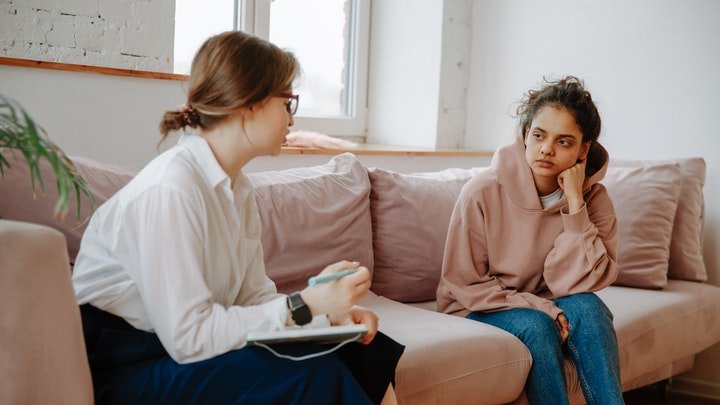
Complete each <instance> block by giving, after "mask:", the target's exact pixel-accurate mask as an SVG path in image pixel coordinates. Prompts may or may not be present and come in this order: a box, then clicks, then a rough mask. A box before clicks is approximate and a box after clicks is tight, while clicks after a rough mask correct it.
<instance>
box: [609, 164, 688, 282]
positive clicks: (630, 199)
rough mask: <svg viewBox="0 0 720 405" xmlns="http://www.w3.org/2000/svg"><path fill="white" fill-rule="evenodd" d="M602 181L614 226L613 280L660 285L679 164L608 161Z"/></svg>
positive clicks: (664, 278)
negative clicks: (615, 262) (622, 164)
mask: <svg viewBox="0 0 720 405" xmlns="http://www.w3.org/2000/svg"><path fill="white" fill-rule="evenodd" d="M602 183H603V184H604V185H605V186H606V187H607V190H608V194H609V195H610V198H612V201H613V204H614V206H615V213H616V215H617V222H618V228H619V229H618V264H619V265H620V274H619V275H618V278H617V281H616V282H615V284H618V285H626V286H631V287H641V288H655V289H658V288H663V287H665V284H667V271H668V259H669V257H670V236H671V235H672V229H673V220H674V218H675V211H676V210H677V206H678V198H679V197H680V166H679V165H678V164H677V163H675V164H658V165H652V166H641V167H610V168H609V169H608V170H607V174H606V175H605V178H604V179H603V180H602Z"/></svg>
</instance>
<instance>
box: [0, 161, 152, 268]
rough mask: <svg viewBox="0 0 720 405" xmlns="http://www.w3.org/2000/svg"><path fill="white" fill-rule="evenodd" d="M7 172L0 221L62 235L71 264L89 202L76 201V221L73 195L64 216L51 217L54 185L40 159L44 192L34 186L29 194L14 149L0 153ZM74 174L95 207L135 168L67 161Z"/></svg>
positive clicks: (26, 171) (25, 171)
mask: <svg viewBox="0 0 720 405" xmlns="http://www.w3.org/2000/svg"><path fill="white" fill-rule="evenodd" d="M2 154H3V157H4V158H6V159H7V160H8V163H9V165H10V169H6V170H5V171H4V173H5V174H4V177H3V178H2V179H0V196H2V198H0V218H3V219H12V220H16V221H24V222H32V223H36V224H41V225H47V226H51V227H53V228H55V229H57V230H59V231H60V232H62V233H63V234H64V235H65V238H66V239H67V245H68V256H69V258H70V263H74V262H75V257H76V256H77V252H78V249H79V248H80V239H81V237H82V234H83V232H84V231H85V227H86V226H87V221H86V220H85V219H89V214H90V209H91V207H90V203H89V201H88V200H87V199H86V198H85V197H84V196H83V197H82V198H81V202H80V218H79V219H78V216H77V208H76V207H77V203H76V199H75V194H74V193H73V194H71V196H70V208H69V211H68V213H67V215H65V217H58V216H53V209H54V207H55V201H56V200H57V195H58V193H57V183H56V182H55V175H54V173H53V170H52V167H51V166H50V163H48V161H47V160H46V159H42V160H40V175H41V176H42V178H43V183H44V185H45V191H44V192H43V191H42V190H41V189H40V187H39V186H38V187H37V188H36V190H34V191H33V188H32V184H31V182H30V168H29V166H28V164H27V161H26V160H25V158H24V157H23V156H22V154H20V153H19V152H17V151H15V150H7V149H5V150H3V151H2ZM70 159H71V160H72V162H73V164H74V165H75V169H77V171H78V173H79V174H80V175H81V176H82V177H83V178H84V179H85V182H86V184H87V186H88V189H89V190H90V192H91V193H92V194H93V196H94V197H95V206H96V207H99V206H100V205H101V204H102V203H104V202H105V201H106V200H107V199H108V198H110V197H111V196H112V195H113V194H115V193H116V192H117V191H118V190H119V189H121V188H122V187H123V186H125V184H127V183H128V182H129V181H130V180H131V179H132V178H133V177H134V176H135V175H136V174H137V173H138V171H139V170H138V169H136V168H133V167H128V166H117V165H109V164H105V163H99V162H96V161H94V160H91V159H87V158H81V157H71V158H70Z"/></svg>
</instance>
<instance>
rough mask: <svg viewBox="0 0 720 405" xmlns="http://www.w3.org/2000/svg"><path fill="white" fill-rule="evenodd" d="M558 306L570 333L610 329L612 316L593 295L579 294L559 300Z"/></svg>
mask: <svg viewBox="0 0 720 405" xmlns="http://www.w3.org/2000/svg"><path fill="white" fill-rule="evenodd" d="M561 300H563V301H562V302H558V306H559V307H560V308H562V310H563V311H564V312H565V316H566V317H567V318H568V321H569V322H570V332H571V333H572V332H574V331H578V330H580V331H586V332H588V333H595V332H593V331H598V330H604V329H606V328H612V327H613V326H612V325H613V315H612V313H611V312H610V309H608V307H607V306H606V305H605V303H604V302H603V301H602V300H601V299H600V298H599V297H598V296H597V295H595V294H593V293H581V294H575V295H571V296H568V297H563V298H561Z"/></svg>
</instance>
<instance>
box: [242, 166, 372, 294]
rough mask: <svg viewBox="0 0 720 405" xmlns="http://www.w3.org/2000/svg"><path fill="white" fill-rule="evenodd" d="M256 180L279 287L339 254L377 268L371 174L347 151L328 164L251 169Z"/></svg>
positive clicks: (302, 280)
mask: <svg viewBox="0 0 720 405" xmlns="http://www.w3.org/2000/svg"><path fill="white" fill-rule="evenodd" d="M247 177H248V179H249V180H250V182H252V183H253V185H254V186H255V199H256V201H257V205H258V210H259V211H260V220H261V222H262V227H263V232H262V246H263V250H264V254H265V267H266V269H267V274H268V276H269V277H270V278H271V279H273V281H275V283H276V284H277V288H278V290H279V291H280V292H285V293H289V292H292V291H297V290H301V289H303V288H304V287H305V286H307V279H308V278H309V277H312V276H314V275H316V274H317V273H319V272H320V271H321V270H322V269H324V268H325V266H327V265H329V264H332V263H335V262H337V261H340V260H357V261H359V262H360V263H361V264H362V265H364V266H366V267H367V268H368V269H370V271H371V272H372V270H373V249H372V227H371V222H370V180H369V179H368V175H367V171H366V170H365V167H364V166H363V165H362V164H361V163H360V162H359V161H358V160H357V158H356V157H355V156H354V155H352V154H350V153H345V154H342V155H338V156H335V157H334V158H332V160H330V162H328V163H327V164H325V165H322V166H314V167H301V168H295V169H287V170H281V171H275V172H261V173H251V174H248V175H247Z"/></svg>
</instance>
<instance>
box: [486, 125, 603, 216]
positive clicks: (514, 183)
mask: <svg viewBox="0 0 720 405" xmlns="http://www.w3.org/2000/svg"><path fill="white" fill-rule="evenodd" d="M608 160H609V156H608V153H607V151H606V150H605V148H604V147H603V146H602V145H600V143H598V142H595V143H594V145H593V147H592V148H591V149H590V152H589V153H588V157H587V165H586V167H585V182H584V183H583V193H587V192H588V191H589V190H590V189H591V188H592V186H593V185H595V184H596V183H598V182H599V181H600V180H602V178H603V177H605V172H607V165H608ZM490 166H491V167H492V169H493V170H494V171H495V173H496V174H497V180H498V183H499V184H500V186H501V187H502V189H503V191H504V192H505V193H506V194H507V195H508V197H509V198H510V201H512V203H513V204H514V205H516V206H518V207H520V208H523V209H527V210H542V205H541V203H540V198H539V197H538V194H537V189H536V188H535V180H533V175H532V170H531V169H530V166H529V165H528V163H527V161H526V160H525V143H524V142H523V138H522V136H518V137H517V138H516V139H515V141H514V142H513V143H510V144H507V145H505V146H502V147H500V149H498V150H497V151H496V152H495V154H494V155H493V158H492V162H491V163H490ZM561 201H563V203H564V202H566V201H567V199H566V197H565V196H563V199H562V200H561ZM563 205H564V204H556V205H554V206H553V207H549V208H548V210H552V211H555V210H559V209H560V207H561V206H563Z"/></svg>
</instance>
